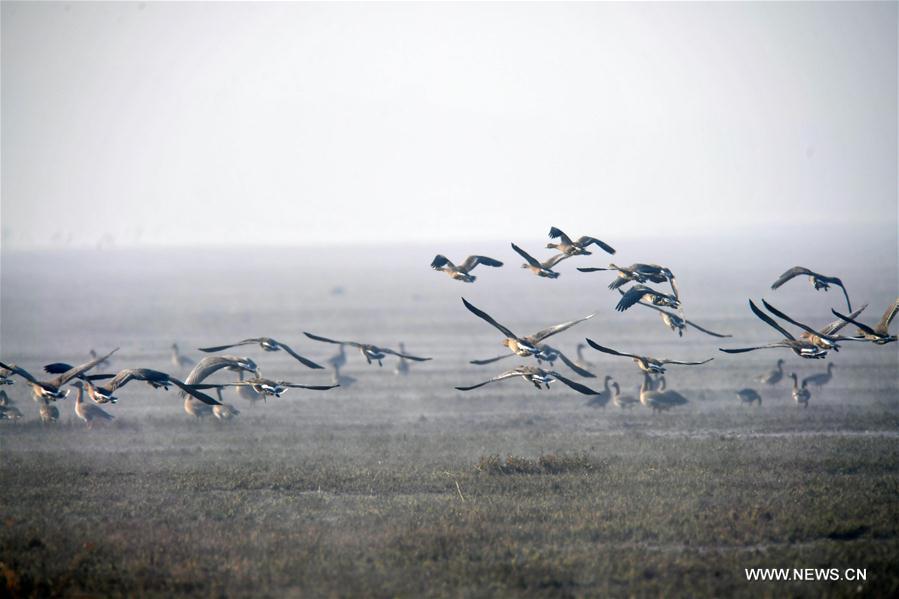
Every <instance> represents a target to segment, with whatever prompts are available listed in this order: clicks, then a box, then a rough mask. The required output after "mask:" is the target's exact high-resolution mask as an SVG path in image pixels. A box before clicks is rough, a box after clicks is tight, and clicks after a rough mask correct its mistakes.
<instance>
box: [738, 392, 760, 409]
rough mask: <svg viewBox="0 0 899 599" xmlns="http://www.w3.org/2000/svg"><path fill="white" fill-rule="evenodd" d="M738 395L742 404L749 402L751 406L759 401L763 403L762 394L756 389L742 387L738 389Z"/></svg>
mask: <svg viewBox="0 0 899 599" xmlns="http://www.w3.org/2000/svg"><path fill="white" fill-rule="evenodd" d="M737 397H739V398H740V403H741V404H749V405H750V406H751V405H752V404H753V403H755V402H759V405H762V396H761V395H759V392H758V391H756V390H755V389H749V388H746V389H740V390H739V391H737Z"/></svg>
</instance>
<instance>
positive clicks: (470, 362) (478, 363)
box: [468, 354, 515, 366]
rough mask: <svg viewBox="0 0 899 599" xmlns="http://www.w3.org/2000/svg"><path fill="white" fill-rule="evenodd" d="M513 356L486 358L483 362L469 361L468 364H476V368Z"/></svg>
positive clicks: (504, 355)
mask: <svg viewBox="0 0 899 599" xmlns="http://www.w3.org/2000/svg"><path fill="white" fill-rule="evenodd" d="M514 355H515V354H503V355H501V356H496V357H495V358H487V359H485V360H470V361H469V362H468V363H469V364H477V365H478V366H483V365H484V364H492V363H494V362H497V361H499V360H505V359H506V358H511V357H512V356H514Z"/></svg>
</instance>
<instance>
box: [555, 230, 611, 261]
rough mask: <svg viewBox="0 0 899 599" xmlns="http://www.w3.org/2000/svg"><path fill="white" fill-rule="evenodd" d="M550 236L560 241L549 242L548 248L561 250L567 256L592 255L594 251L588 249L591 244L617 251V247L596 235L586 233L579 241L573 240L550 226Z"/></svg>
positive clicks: (606, 249) (609, 250)
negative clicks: (591, 235)
mask: <svg viewBox="0 0 899 599" xmlns="http://www.w3.org/2000/svg"><path fill="white" fill-rule="evenodd" d="M549 238H550V239H558V240H559V243H547V244H546V248H547V249H550V250H559V251H560V252H562V253H563V254H565V255H566V256H590V255H591V254H592V252H590V251H588V250H587V247H588V246H589V245H591V244H595V245H596V246H597V247H600V248H602V249H603V250H604V251H606V252H608V253H609V254H614V253H615V248H613V247H612V246H610V245H609V244H607V243H606V242H604V241H600V240H599V239H597V238H596V237H589V236H587V235H584V236H582V237H578V239H577V241H572V240H571V238H570V237H569V236H568V235H566V234H565V233H563V232H562V230H561V229H558V228H556V227H552V228H550V230H549Z"/></svg>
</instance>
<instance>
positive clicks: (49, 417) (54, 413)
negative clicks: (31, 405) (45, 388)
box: [38, 399, 59, 424]
mask: <svg viewBox="0 0 899 599" xmlns="http://www.w3.org/2000/svg"><path fill="white" fill-rule="evenodd" d="M39 403H40V407H39V409H38V411H39V413H40V416H41V422H42V423H44V424H53V423H54V422H56V421H57V420H59V408H57V407H56V406H55V405H53V404H51V403H50V402H49V401H47V400H46V399H42V400H41V401H40V402H39Z"/></svg>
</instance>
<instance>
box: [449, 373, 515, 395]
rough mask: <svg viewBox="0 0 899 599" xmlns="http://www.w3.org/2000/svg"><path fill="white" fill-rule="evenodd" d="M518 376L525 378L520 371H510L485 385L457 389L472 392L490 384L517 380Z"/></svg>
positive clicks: (484, 383)
mask: <svg viewBox="0 0 899 599" xmlns="http://www.w3.org/2000/svg"><path fill="white" fill-rule="evenodd" d="M516 376H524V373H522V372H521V371H518V370H508V371H506V372H504V373H502V374H500V375H497V376H495V377H493V378H492V379H487V380H486V381H484V382H483V383H478V384H477V385H471V386H470V387H456V389H458V390H459V391H471V390H472V389H477V388H478V387H483V386H484V385H489V384H490V383H495V382H496V381H503V380H505V379H511V378H515V377H516Z"/></svg>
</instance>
